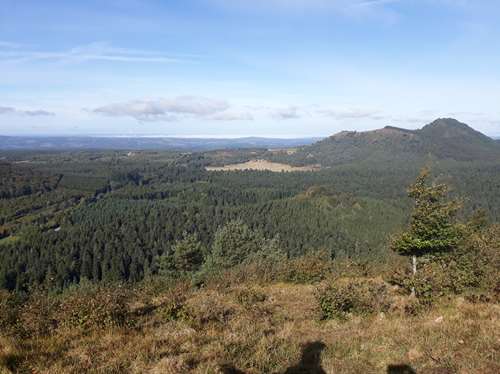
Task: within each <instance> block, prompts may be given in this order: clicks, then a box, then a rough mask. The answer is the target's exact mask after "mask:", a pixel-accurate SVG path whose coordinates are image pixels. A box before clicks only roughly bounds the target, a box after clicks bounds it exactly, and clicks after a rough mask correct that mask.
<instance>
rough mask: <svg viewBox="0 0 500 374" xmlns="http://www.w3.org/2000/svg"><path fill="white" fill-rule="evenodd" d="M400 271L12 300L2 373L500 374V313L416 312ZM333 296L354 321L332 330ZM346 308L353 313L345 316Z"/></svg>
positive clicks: (252, 274) (477, 304)
mask: <svg viewBox="0 0 500 374" xmlns="http://www.w3.org/2000/svg"><path fill="white" fill-rule="evenodd" d="M321 264H323V265H322V266H321ZM392 266H394V265H392ZM390 268H391V266H387V265H379V266H376V265H360V264H355V263H352V262H349V261H344V262H332V263H329V264H328V263H325V261H324V259H323V260H322V257H321V255H311V256H307V257H304V258H301V259H297V260H292V261H286V262H285V263H282V264H277V265H276V266H274V267H269V268H267V269H264V268H263V267H262V266H258V265H255V264H246V265H241V266H239V267H236V268H234V269H231V270H229V271H228V272H227V273H225V274H219V275H218V276H214V278H212V279H210V280H207V281H206V283H205V285H204V286H203V287H202V288H193V287H192V286H191V285H190V282H187V281H181V280H179V281H176V282H175V283H173V284H172V283H169V282H166V281H165V280H162V279H152V280H150V281H148V282H144V283H143V284H142V285H140V286H138V287H136V288H134V289H129V288H127V287H116V286H115V287H103V286H95V285H91V284H83V285H82V286H80V289H72V290H69V291H66V292H64V293H63V294H62V295H55V296H50V297H48V296H47V295H43V294H41V293H35V294H33V295H31V296H30V300H28V301H25V302H19V303H16V302H15V300H10V299H9V300H10V301H8V302H6V303H4V304H5V305H4V306H3V307H4V309H3V310H2V311H0V312H2V313H3V312H4V311H5V310H6V309H5V308H6V305H7V304H8V305H9V310H11V311H12V312H13V311H15V310H17V315H18V318H17V323H16V324H15V330H10V331H8V330H7V329H6V328H5V326H7V325H9V323H12V316H10V317H9V318H10V319H9V320H8V321H3V325H2V326H3V327H2V335H4V336H2V338H1V339H0V368H1V370H3V372H5V373H9V372H36V373H82V372H102V373H124V372H125V373H126V372H128V373H188V372H192V373H225V372H226V373H227V372H244V373H296V372H300V370H308V371H306V372H317V373H325V372H326V373H380V372H385V371H386V370H387V368H388V367H389V366H391V365H392V366H394V367H396V366H398V365H409V366H410V367H412V368H413V369H414V370H416V371H417V372H426V373H457V372H460V373H496V372H498V371H499V370H500V364H499V362H500V360H499V358H500V357H499V352H500V307H499V306H498V303H496V302H495V301H494V300H493V299H491V298H490V299H487V298H486V299H481V298H470V297H462V296H458V295H457V296H453V295H451V294H450V295H448V296H447V297H441V298H436V299H435V300H434V302H433V304H432V305H431V306H425V307H421V308H412V307H411V306H412V304H414V302H415V301H414V300H412V298H411V297H410V296H408V292H407V290H405V289H403V288H401V287H398V286H394V285H392V284H389V283H387V282H386V281H384V279H387V278H388V275H389V274H390V272H391V271H390ZM284 269H288V272H284ZM319 274H321V276H319ZM376 274H380V275H379V276H376ZM338 290H340V291H342V292H340V293H339V292H337V291H338ZM325 295H330V296H328V297H329V298H330V299H332V297H333V296H332V295H334V296H335V297H340V299H336V298H333V299H332V300H334V301H335V302H337V301H338V300H340V301H341V302H340V304H338V305H340V307H339V308H338V309H335V310H342V315H341V318H333V319H325V315H324V305H323V304H324V302H325V298H324V296H325ZM2 298H3V300H7V299H8V298H9V296H8V295H7V294H2ZM125 301H126V302H125ZM346 301H347V302H346ZM345 305H348V306H349V305H350V306H349V307H348V308H346V309H342V308H343V306H345ZM409 306H410V307H409ZM326 317H328V316H326ZM333 317H334V316H333ZM0 322H1V321H0ZM231 370H232V371H231ZM237 370H238V371H237ZM0 372H1V371H0Z"/></svg>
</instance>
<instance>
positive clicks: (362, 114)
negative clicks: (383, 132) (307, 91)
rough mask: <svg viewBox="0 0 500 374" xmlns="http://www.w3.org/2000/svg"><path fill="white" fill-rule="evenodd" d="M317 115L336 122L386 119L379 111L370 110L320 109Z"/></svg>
mask: <svg viewBox="0 0 500 374" xmlns="http://www.w3.org/2000/svg"><path fill="white" fill-rule="evenodd" d="M317 113H318V114H319V115H322V116H326V117H331V118H334V119H337V120H346V119H371V120H375V121H379V120H385V119H387V117H386V116H384V115H383V114H382V113H381V112H380V111H378V110H371V109H360V108H356V109H330V108H326V109H325V108H321V109H318V110H317Z"/></svg>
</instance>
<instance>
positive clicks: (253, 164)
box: [206, 160, 320, 173]
mask: <svg viewBox="0 0 500 374" xmlns="http://www.w3.org/2000/svg"><path fill="white" fill-rule="evenodd" d="M206 169H207V170H208V171H237V170H267V171H272V172H276V173H280V172H291V171H316V170H319V169H320V167H319V165H311V166H292V165H287V164H280V163H277V162H270V161H266V160H250V161H247V162H244V163H241V164H229V165H224V166H209V167H207V168H206Z"/></svg>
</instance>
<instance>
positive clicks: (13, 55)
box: [0, 42, 195, 63]
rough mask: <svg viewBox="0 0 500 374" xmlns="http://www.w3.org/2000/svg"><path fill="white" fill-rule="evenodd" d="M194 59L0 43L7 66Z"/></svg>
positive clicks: (102, 46)
mask: <svg viewBox="0 0 500 374" xmlns="http://www.w3.org/2000/svg"><path fill="white" fill-rule="evenodd" d="M194 58H195V56H179V57H176V56H167V55H165V54H162V53H158V52H152V51H143V50H137V49H128V48H118V47H114V46H112V45H110V44H108V43H104V42H95V43H91V44H87V45H83V46H78V47H74V48H71V49H68V50H63V51H35V50H26V49H24V48H22V47H21V46H20V45H17V44H14V43H8V42H0V61H3V62H8V63H23V62H36V61H48V62H62V63H83V62H91V61H101V62H123V63H178V62H186V61H192V60H193V59H194Z"/></svg>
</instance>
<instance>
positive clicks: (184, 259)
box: [158, 232, 205, 275]
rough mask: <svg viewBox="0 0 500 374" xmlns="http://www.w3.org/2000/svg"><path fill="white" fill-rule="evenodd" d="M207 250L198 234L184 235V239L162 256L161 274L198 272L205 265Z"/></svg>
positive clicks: (160, 260)
mask: <svg viewBox="0 0 500 374" xmlns="http://www.w3.org/2000/svg"><path fill="white" fill-rule="evenodd" d="M204 254H205V249H204V246H203V244H202V243H201V242H200V241H199V239H198V236H197V235H196V234H188V233H186V232H185V233H184V235H183V238H182V239H181V240H178V241H177V242H175V243H174V245H173V247H172V249H171V250H170V251H168V252H167V253H165V254H163V255H162V256H160V258H159V260H158V263H159V273H160V274H161V275H171V274H173V273H189V272H193V271H196V270H198V269H199V268H200V266H201V265H202V263H203V259H204Z"/></svg>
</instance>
